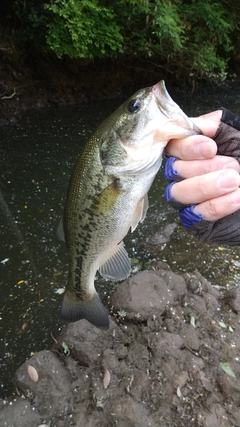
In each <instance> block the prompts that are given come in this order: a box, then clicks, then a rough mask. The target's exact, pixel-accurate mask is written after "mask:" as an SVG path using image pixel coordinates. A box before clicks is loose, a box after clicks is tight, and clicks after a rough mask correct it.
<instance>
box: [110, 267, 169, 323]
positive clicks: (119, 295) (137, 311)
mask: <svg viewBox="0 0 240 427" xmlns="http://www.w3.org/2000/svg"><path fill="white" fill-rule="evenodd" d="M172 304H174V293H173V292H172V291H171V290H170V289H169V287H168V286H167V283H166V281H165V280H164V279H163V278H162V277H159V276H158V274H156V273H155V272H153V271H143V272H140V273H137V274H135V275H134V276H132V277H130V278H129V279H127V280H125V281H124V282H122V283H121V284H120V285H119V286H118V287H117V288H116V290H115V291H114V293H113V295H112V296H111V305H112V306H113V311H114V313H119V312H120V313H126V314H125V317H126V319H128V320H131V319H134V318H135V319H137V320H139V321H143V320H147V319H148V318H149V317H152V316H156V317H160V316H161V315H162V314H163V312H164V311H165V308H166V305H172Z"/></svg>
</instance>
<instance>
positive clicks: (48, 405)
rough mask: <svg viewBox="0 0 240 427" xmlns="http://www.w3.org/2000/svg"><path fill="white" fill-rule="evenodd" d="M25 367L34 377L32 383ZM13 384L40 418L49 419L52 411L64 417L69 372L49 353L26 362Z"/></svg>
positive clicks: (68, 400)
mask: <svg viewBox="0 0 240 427" xmlns="http://www.w3.org/2000/svg"><path fill="white" fill-rule="evenodd" d="M29 366H30V367H33V368H34V369H35V370H36V372H37V374H38V380H37V381H36V382H35V381H34V380H33V379H32V378H31V376H30V375H29ZM15 384H16V387H17V388H18V389H19V390H21V392H22V393H23V394H24V395H25V396H26V397H28V398H30V400H31V402H32V405H33V406H36V407H37V408H39V409H38V411H39V414H40V415H41V416H43V417H50V416H51V415H52V414H54V412H55V411H56V410H57V411H58V413H59V414H60V413H61V414H62V415H63V416H64V415H65V414H66V413H67V412H68V411H69V408H71V403H72V396H71V393H70V391H71V378H70V375H69V372H68V371H67V370H66V369H65V367H64V365H63V363H62V362H61V361H60V360H59V359H58V358H57V357H56V356H55V355H54V354H53V353H52V352H51V351H47V350H44V351H40V352H39V353H37V354H35V355H34V356H33V357H31V359H29V360H28V361H26V362H25V363H24V364H23V365H22V366H21V367H20V368H19V369H18V370H17V372H16V375H15ZM66 396H67V397H66ZM60 402H61V404H59V403H60Z"/></svg>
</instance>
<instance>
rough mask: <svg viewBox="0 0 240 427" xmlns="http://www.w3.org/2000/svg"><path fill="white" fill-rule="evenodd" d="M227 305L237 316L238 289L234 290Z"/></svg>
mask: <svg viewBox="0 0 240 427" xmlns="http://www.w3.org/2000/svg"><path fill="white" fill-rule="evenodd" d="M229 305H230V307H231V308H232V310H233V311H234V312H235V313H237V314H239V313H240V289H239V288H237V289H235V290H234V292H233V295H232V298H230V299H229Z"/></svg>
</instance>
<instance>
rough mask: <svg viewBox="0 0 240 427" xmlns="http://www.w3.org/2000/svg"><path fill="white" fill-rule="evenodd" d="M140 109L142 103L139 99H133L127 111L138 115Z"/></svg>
mask: <svg viewBox="0 0 240 427" xmlns="http://www.w3.org/2000/svg"><path fill="white" fill-rule="evenodd" d="M140 107H141V101H139V99H132V100H131V101H130V102H129V104H128V106H127V109H128V111H129V113H136V112H137V111H138V110H139V108H140Z"/></svg>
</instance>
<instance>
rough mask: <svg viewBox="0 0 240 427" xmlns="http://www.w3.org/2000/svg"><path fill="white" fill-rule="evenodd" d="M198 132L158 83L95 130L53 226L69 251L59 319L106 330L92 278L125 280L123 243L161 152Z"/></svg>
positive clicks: (138, 217) (139, 217) (140, 212)
mask: <svg viewBox="0 0 240 427" xmlns="http://www.w3.org/2000/svg"><path fill="white" fill-rule="evenodd" d="M199 133H201V131H200V130H199V129H198V127H197V126H196V125H195V124H194V123H193V122H192V121H191V119H190V118H188V117H187V115H186V114H185V113H184V112H183V111H182V110H181V108H180V107H179V106H178V105H177V104H176V103H175V102H174V101H173V100H172V98H171V97H170V95H169V94H168V92H167V89H166V86H165V82H164V81H163V80H161V81H160V82H158V83H157V84H155V85H154V86H151V87H148V88H144V89H141V90H139V91H138V92H136V93H135V94H133V95H132V96H131V97H130V98H129V99H128V100H127V101H126V102H125V103H124V104H122V105H121V106H120V107H119V108H118V109H117V110H116V111H115V112H114V113H113V114H111V115H110V116H109V117H108V118H107V119H105V120H104V121H103V123H102V124H100V125H99V126H98V127H97V129H96V131H95V132H94V133H93V135H92V136H91V137H90V139H89V141H88V142H87V144H86V146H85V148H84V150H83V152H82V154H81V155H80V156H79V157H78V159H77V160H76V163H75V166H74V168H73V172H72V176H71V178H70V182H69V186H68V191H67V198H66V204H65V208H64V214H63V220H62V222H61V223H60V225H59V228H58V236H59V237H60V238H62V240H65V242H66V245H67V252H68V282H67V286H66V290H65V293H64V299H63V303H62V308H61V313H60V318H61V319H62V320H63V321H65V322H76V321H78V320H80V319H86V320H87V321H88V322H90V323H91V324H92V325H94V326H96V327H98V328H101V329H108V328H109V315H108V313H107V311H106V309H105V307H104V306H103V304H102V302H101V299H100V297H99V295H98V293H97V291H96V289H95V285H94V280H95V275H96V272H97V271H98V272H99V273H100V275H101V276H102V277H103V278H105V279H106V280H113V281H120V280H123V279H126V278H127V277H128V276H129V275H130V271H131V262H130V259H129V257H128V254H127V251H126V249H125V246H124V243H123V239H124V237H125V236H126V234H127V233H128V231H129V230H130V229H131V231H132V232H133V231H134V230H135V229H136V227H137V226H138V224H139V223H141V222H143V221H144V219H145V217H146V213H147V210H148V206H149V204H148V191H149V189H150V187H151V185H152V183H153V180H154V178H155V176H156V174H157V172H158V171H159V168H160V166H161V162H162V155H163V150H164V147H165V146H166V144H167V143H168V141H169V140H170V139H172V138H183V137H186V136H189V135H194V134H199Z"/></svg>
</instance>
